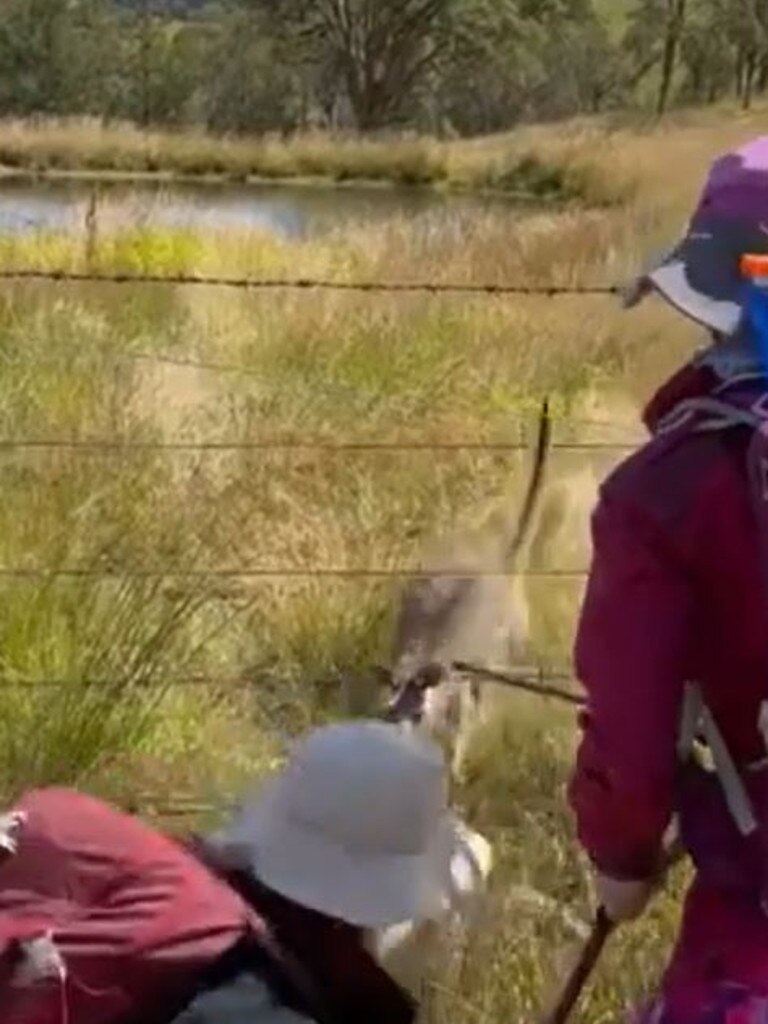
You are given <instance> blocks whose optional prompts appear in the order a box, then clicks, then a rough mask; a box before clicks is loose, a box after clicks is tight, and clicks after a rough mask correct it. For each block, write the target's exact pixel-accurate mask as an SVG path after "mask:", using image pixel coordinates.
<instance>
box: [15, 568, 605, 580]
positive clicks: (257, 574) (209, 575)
mask: <svg viewBox="0 0 768 1024" xmlns="http://www.w3.org/2000/svg"><path fill="white" fill-rule="evenodd" d="M585 575H586V570H585V569H524V570H520V571H518V570H515V571H514V572H510V573H505V572H470V571H469V570H461V569H435V570H430V569H381V568H370V569H367V568H359V569H358V568H352V569H344V568H333V567H329V568H326V569H309V568H302V567H297V568H292V567H285V568H282V567H279V566H276V567H266V568H251V567H250V566H243V567H242V568H234V569H171V568H156V569H109V568H106V569H78V568H74V567H73V568H63V569H54V568H48V569H45V568H25V567H23V566H19V567H15V566H0V579H34V580H54V579H85V580H90V579H93V580H96V579H98V580H111V581H118V580H162V579H169V580H170V579H181V580H206V579H211V580H214V579H232V580H236V579H241V580H244V579H260V580H269V579H275V580H287V579H337V580H363V579H369V580H427V579H455V580H473V579H512V578H513V577H514V576H521V577H525V578H528V579H571V578H573V579H580V578H582V577H583V576H585Z"/></svg>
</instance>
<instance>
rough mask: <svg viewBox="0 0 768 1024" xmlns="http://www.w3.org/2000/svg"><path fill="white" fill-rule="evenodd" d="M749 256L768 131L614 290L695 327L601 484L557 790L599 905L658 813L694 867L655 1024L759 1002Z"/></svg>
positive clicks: (759, 215) (647, 874)
mask: <svg viewBox="0 0 768 1024" xmlns="http://www.w3.org/2000/svg"><path fill="white" fill-rule="evenodd" d="M754 254H756V255H757V256H758V257H759V256H760V255H761V254H762V255H765V254H768V137H763V138H759V139H756V140H754V141H753V142H751V143H750V144H749V145H747V146H745V147H743V148H742V149H740V150H738V151H736V152H734V153H729V154H726V155H725V156H723V157H721V158H720V159H719V160H717V161H716V162H715V163H714V165H713V166H712V168H711V171H710V174H709V177H708V180H707V182H706V186H705V188H704V191H703V194H702V196H701V199H700V201H699V204H698V206H697V209H696V211H695V213H694V215H693V217H692V220H691V222H690V225H689V227H688V230H687V232H686V233H685V235H684V237H683V239H682V241H680V242H679V243H678V244H677V245H676V246H675V248H674V249H673V250H672V251H671V252H670V253H668V254H667V255H666V256H665V257H664V258H663V259H662V260H660V261H659V262H658V263H657V264H656V266H655V267H654V268H653V269H652V270H650V271H649V272H647V273H646V274H644V275H643V276H642V278H641V279H640V280H639V281H638V282H637V284H636V286H635V287H634V288H633V289H632V292H631V293H630V294H628V295H627V297H626V304H627V305H628V306H631V305H634V304H635V303H636V302H638V301H639V300H640V299H641V298H642V297H643V296H644V295H646V294H647V293H649V292H655V293H656V294H657V295H659V296H661V297H662V298H663V299H664V300H666V301H667V302H668V303H669V304H670V305H671V306H672V307H673V308H674V309H675V310H677V311H678V312H681V313H683V314H684V315H686V316H688V317H690V318H692V319H694V320H695V321H697V322H698V323H700V324H701V326H702V328H703V329H704V331H705V332H706V334H705V341H706V344H705V346H704V347H703V349H702V351H700V352H699V353H698V354H696V355H695V356H694V358H693V359H692V360H691V361H690V362H689V363H688V364H687V365H685V366H684V367H683V368H682V369H680V370H679V371H678V372H677V373H676V374H675V375H674V376H673V377H672V379H671V380H669V381H667V382H666V383H665V384H664V386H663V387H661V389H660V390H659V391H658V393H657V394H656V395H655V396H654V397H653V399H652V400H651V401H650V403H649V404H648V406H647V408H646V410H645V415H644V420H645V423H646V425H647V427H648V429H649V431H650V433H651V435H652V436H651V438H650V440H649V442H648V443H647V444H646V445H645V446H643V447H642V448H641V449H640V450H639V451H638V452H636V453H634V454H633V455H632V456H631V457H630V458H628V459H627V460H626V461H624V462H623V463H622V464H621V465H620V466H619V467H618V468H617V469H616V470H615V471H614V472H613V473H612V474H611V475H610V476H609V478H608V479H607V480H606V482H605V483H604V485H603V487H602V489H601V493H600V496H599V499H598V503H597V506H596V508H595V511H594V514H593V522H592V531H593V533H592V536H593V561H592V565H591V569H590V573H589V578H588V583H587V589H586V593H585V597H584V603H583V606H582V609H581V614H580V620H579V625H578V631H577V638H576V644H575V662H576V671H577V675H578V677H579V679H580V680H581V682H582V684H583V685H584V687H585V689H586V693H587V705H586V710H585V711H584V713H583V715H582V717H581V722H580V725H581V730H582V733H581V739H580V745H579V750H578V754H577V759H576V764H575V766H574V771H573V774H572V778H571V782H570V788H569V800H570V805H571V807H572V809H573V811H574V813H575V816H576V821H577V828H578V836H579V839H580V842H581V844H582V845H583V847H584V848H585V850H586V851H587V853H588V855H589V857H590V860H591V862H592V863H593V865H594V868H595V873H596V888H597V894H598V897H599V899H600V900H601V903H602V905H603V907H604V908H605V910H606V911H607V913H608V916H609V917H610V918H611V919H612V920H613V921H624V920H630V919H632V918H635V917H637V916H638V915H640V914H641V913H642V912H643V910H644V909H645V906H646V904H647V902H648V900H649V898H650V896H651V894H652V892H653V889H654V887H655V884H656V880H657V877H658V876H659V872H660V867H661V863H662V858H663V842H664V838H665V834H666V832H667V830H668V828H669V826H670V825H671V824H673V823H676V824H677V827H678V830H679V833H680V836H681V839H682V843H683V846H684V848H685V849H686V850H687V851H688V853H689V854H690V856H691V858H692V860H693V862H694V865H695V867H696V872H695V877H694V881H693V883H692V886H691V888H690V891H689V893H688V895H687V898H686V904H685V908H684V914H683V919H682V924H681V930H680V934H679V936H678V940H677V943H676V948H675V950H674V952H673V955H672V958H671V962H670V964H669V965H668V968H667V970H666V972H665V974H664V977H663V980H662V982H661V985H660V988H659V991H658V992H657V993H656V994H655V995H654V996H653V998H652V999H651V1001H650V1003H649V1004H648V1005H646V1006H645V1007H643V1008H642V1009H641V1010H640V1011H639V1014H638V1019H639V1020H644V1021H645V1020H647V1021H653V1022H654V1024H693V1022H696V1024H704V1022H705V1021H706V1022H707V1024H724V1022H731V1024H736V1022H737V1021H738V1024H746V1022H753V1021H754V1022H755V1024H757V1021H758V1020H760V1021H765V1020H768V840H767V839H766V834H768V779H766V776H767V775H768V772H766V771H765V770H764V769H765V768H766V765H767V764H768V748H767V745H766V741H767V740H768V588H767V587H766V575H768V570H767V569H766V564H765V559H764V558H763V557H762V550H763V549H762V548H761V544H762V543H763V540H764V538H763V534H762V533H761V531H766V535H767V536H768V511H765V510H763V509H762V508H761V507H759V506H760V502H765V501H768V487H767V486H766V485H768V473H766V469H768V462H766V463H765V464H764V465H762V473H763V475H762V485H761V486H762V491H761V493H758V495H757V499H755V492H753V491H752V489H751V484H750V481H751V479H752V478H751V477H750V474H749V472H748V460H747V454H748V452H749V450H750V443H751V439H753V438H754V436H755V430H754V428H755V426H756V425H759V424H760V423H764V422H765V420H766V416H767V415H768V395H767V394H766V392H768V379H767V377H766V366H765V365H764V361H763V359H762V358H761V354H760V345H759V344H758V342H759V338H758V337H757V335H756V333H755V331H754V330H753V329H752V327H751V326H750V320H749V316H748V308H749V307H748V306H747V304H746V297H747V295H748V290H747V289H748V282H747V281H745V277H744V257H745V256H752V255H754ZM758 490H759V488H758ZM766 509H768V506H766ZM756 512H757V514H756ZM694 741H696V742H694ZM700 750H704V751H705V753H708V756H709V758H710V764H709V768H708V767H707V764H706V763H705V762H704V760H703V759H702V758H701V757H700V756H699V755H698V754H697V751H700ZM712 759H713V760H714V768H715V771H714V772H713V771H712V770H711V760H712Z"/></svg>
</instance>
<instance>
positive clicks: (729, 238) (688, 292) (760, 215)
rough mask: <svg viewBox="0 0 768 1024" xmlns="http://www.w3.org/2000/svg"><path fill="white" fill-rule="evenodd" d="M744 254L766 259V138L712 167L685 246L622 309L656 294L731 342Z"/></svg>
mask: <svg viewBox="0 0 768 1024" xmlns="http://www.w3.org/2000/svg"><path fill="white" fill-rule="evenodd" d="M745 254H757V255H764V254H768V135H766V136H761V137H760V138H757V139H754V140H753V141H751V142H749V143H748V144H747V145H745V146H743V147H742V148H740V149H737V150H734V151H733V152H729V153H726V154H725V155H723V156H721V157H720V158H719V159H717V160H716V161H715V162H714V163H713V164H712V166H711V168H710V170H709V174H708V176H707V180H706V183H705V186H704V189H703V191H702V193H701V196H700V198H699V201H698V203H697V206H696V209H695V211H694V213H693V216H692V217H691V219H690V222H689V224H688V226H687V229H686V230H685V232H684V234H683V236H682V238H681V239H680V240H679V241H678V242H677V243H676V244H675V245H674V246H673V247H672V248H670V249H669V250H668V251H667V252H665V253H664V254H663V255H662V256H661V257H660V258H658V259H657V260H655V261H654V262H653V264H652V265H651V266H650V267H649V268H648V269H647V270H645V271H644V272H643V273H642V274H641V275H640V276H639V277H638V278H637V279H636V280H635V281H634V282H633V283H632V284H631V285H630V287H629V288H628V289H627V290H626V292H625V293H624V304H625V306H627V307H632V306H635V305H636V304H637V303H638V302H640V301H641V299H643V298H644V297H645V296H646V295H648V294H650V293H652V292H654V291H655V292H657V293H658V294H660V295H661V296H662V297H663V298H664V299H666V300H667V301H668V302H669V303H670V304H671V305H672V306H674V307H675V308H676V309H677V310H679V311H680V312H681V313H683V314H685V315H686V316H688V317H690V318H691V319H692V320H695V321H696V322H698V323H700V324H702V325H704V326H705V327H708V328H709V329H711V330H713V331H716V332H718V333H720V334H723V335H727V336H732V335H734V334H736V332H737V331H738V330H739V327H740V325H741V322H742V311H743V306H744V292H745V279H744V276H743V274H742V270H741V263H740V261H741V257H742V256H744V255H745Z"/></svg>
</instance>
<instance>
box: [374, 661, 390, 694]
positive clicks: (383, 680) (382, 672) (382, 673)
mask: <svg viewBox="0 0 768 1024" xmlns="http://www.w3.org/2000/svg"><path fill="white" fill-rule="evenodd" d="M371 675H372V677H373V682H374V683H376V684H377V685H378V686H381V687H382V688H383V689H387V690H392V691H394V689H395V677H394V675H393V674H392V670H391V669H388V668H385V667H384V665H374V666H373V667H372V668H371Z"/></svg>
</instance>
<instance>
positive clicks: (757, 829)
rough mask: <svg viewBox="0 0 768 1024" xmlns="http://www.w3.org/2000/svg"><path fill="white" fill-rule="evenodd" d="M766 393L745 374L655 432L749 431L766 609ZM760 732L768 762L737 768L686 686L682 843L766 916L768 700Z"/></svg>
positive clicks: (748, 461)
mask: <svg viewBox="0 0 768 1024" xmlns="http://www.w3.org/2000/svg"><path fill="white" fill-rule="evenodd" d="M761 388H765V378H763V377H761V376H758V375H755V374H749V375H748V374H745V375H743V376H741V377H738V378H734V379H732V380H730V381H728V382H726V383H724V384H722V385H720V386H719V387H718V388H716V389H715V390H714V391H712V392H711V393H710V394H709V395H706V396H698V397H694V398H689V399H684V400H683V401H681V402H679V403H678V404H677V405H676V406H675V407H674V408H673V409H672V410H671V411H670V412H669V413H668V414H667V416H665V417H664V418H662V420H661V421H660V422H659V424H658V426H657V430H656V431H655V433H656V434H657V435H658V434H661V435H669V434H671V433H675V432H677V431H681V432H683V431H686V432H689V433H702V432H724V431H729V430H733V429H734V428H739V427H740V428H747V429H748V430H749V432H750V433H749V437H748V440H747V444H746V453H745V454H746V457H745V467H746V473H747V481H748V485H749V494H750V501H751V506H752V510H753V514H754V517H755V521H756V523H757V532H758V538H759V545H760V551H759V557H760V560H761V565H762V569H763V577H764V580H765V585H766V587H765V597H766V607H768V391H765V390H761ZM766 620H767V621H768V615H767V617H766ZM766 691H767V692H768V686H767V687H766ZM757 726H758V730H759V731H760V732H761V733H762V735H763V737H764V738H765V745H766V757H765V758H764V759H762V760H761V761H758V762H757V763H754V764H751V765H742V766H740V767H737V765H736V764H735V762H734V760H733V758H732V756H731V754H730V751H729V750H728V748H727V745H726V744H725V742H724V739H723V737H722V734H721V732H720V730H719V728H718V726H717V723H716V721H715V719H714V717H713V715H712V714H711V712H710V710H709V708H708V707H707V705H706V702H705V700H704V697H703V694H702V691H701V688H700V686H699V685H698V684H697V683H696V682H695V681H688V682H687V683H686V686H685V696H684V701H683V709H682V715H681V721H680V729H679V735H678V758H679V762H680V770H679V773H678V793H677V801H676V805H677V808H678V828H679V832H680V838H681V840H682V842H683V845H684V846H685V847H686V849H687V850H688V851H689V853H690V854H691V857H692V859H693V861H694V864H695V865H696V867H697V869H698V872H699V875H700V877H701V878H702V879H703V880H704V881H708V882H710V883H712V884H714V885H716V886H717V887H719V888H724V889H728V890H731V891H732V892H734V893H737V894H740V895H747V896H749V897H750V899H752V900H756V901H757V902H758V903H759V904H760V905H761V906H762V907H763V908H764V909H765V910H766V912H768V771H767V770H766V769H768V698H766V700H765V701H764V702H763V703H762V705H761V708H760V712H759V716H758V722H757Z"/></svg>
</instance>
